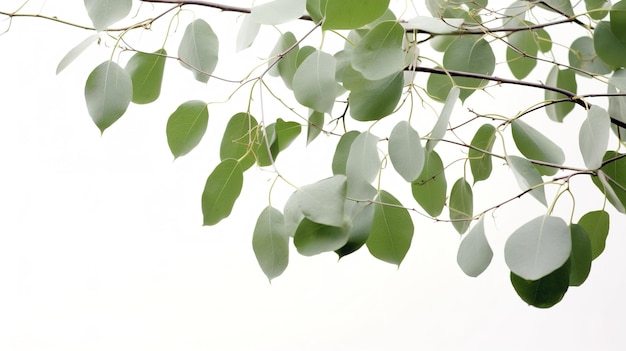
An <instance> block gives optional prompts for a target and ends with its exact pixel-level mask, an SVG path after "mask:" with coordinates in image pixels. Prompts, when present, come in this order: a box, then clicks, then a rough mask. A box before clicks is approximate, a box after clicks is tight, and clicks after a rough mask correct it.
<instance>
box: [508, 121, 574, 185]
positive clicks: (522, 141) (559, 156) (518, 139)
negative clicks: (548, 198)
mask: <svg viewBox="0 0 626 351" xmlns="http://www.w3.org/2000/svg"><path fill="white" fill-rule="evenodd" d="M511 126H512V128H511V131H512V134H513V140H514V141H515V145H516V146H517V149H518V150H519V151H520V152H521V153H522V154H523V155H524V156H526V158H528V159H530V160H536V161H543V162H547V163H551V164H554V165H555V167H548V166H535V167H537V170H538V171H539V173H541V174H543V175H554V174H556V172H557V171H558V167H556V166H559V165H562V164H563V162H565V154H564V153H563V150H561V148H560V147H559V146H558V145H557V144H555V143H554V142H553V141H552V140H550V139H548V138H547V137H545V136H544V135H543V134H541V133H539V131H537V130H536V129H534V128H533V127H531V126H530V125H528V124H527V123H526V122H523V121H521V120H520V119H516V120H514V121H513V123H512V124H511Z"/></svg>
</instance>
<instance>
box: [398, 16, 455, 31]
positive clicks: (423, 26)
mask: <svg viewBox="0 0 626 351" xmlns="http://www.w3.org/2000/svg"><path fill="white" fill-rule="evenodd" d="M464 22H465V20H464V19H463V18H434V17H428V16H417V17H413V18H411V19H410V20H408V21H407V22H403V23H402V26H403V27H404V29H405V30H421V31H424V32H428V33H431V34H450V33H454V32H457V31H459V29H460V28H461V26H462V25H463V23H464Z"/></svg>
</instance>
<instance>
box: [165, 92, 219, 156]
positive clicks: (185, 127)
mask: <svg viewBox="0 0 626 351" xmlns="http://www.w3.org/2000/svg"><path fill="white" fill-rule="evenodd" d="M208 123H209V110H208V109H207V104H206V103H205V102H203V101H199V100H192V101H187V102H185V103H183V104H182V105H180V106H179V107H178V108H177V109H176V111H174V113H172V114H171V115H170V118H169V119H168V120H167V127H166V134H167V143H168V145H169V147H170V151H172V154H173V155H174V157H175V158H178V157H180V156H183V155H186V154H187V153H189V151H191V150H193V148H195V147H196V146H197V145H198V144H199V143H200V140H202V137H203V136H204V133H205V132H206V128H207V124H208Z"/></svg>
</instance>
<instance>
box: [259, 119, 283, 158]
mask: <svg viewBox="0 0 626 351" xmlns="http://www.w3.org/2000/svg"><path fill="white" fill-rule="evenodd" d="M257 138H258V144H257V145H255V151H256V153H255V155H256V162H257V164H258V165H259V166H261V167H265V166H270V165H272V164H273V163H274V161H276V156H278V147H277V146H276V123H272V124H270V125H268V126H267V127H265V128H263V129H261V130H259V131H258V135H257Z"/></svg>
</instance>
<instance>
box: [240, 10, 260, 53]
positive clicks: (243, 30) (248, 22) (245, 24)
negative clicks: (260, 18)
mask: <svg viewBox="0 0 626 351" xmlns="http://www.w3.org/2000/svg"><path fill="white" fill-rule="evenodd" d="M259 29H261V25H260V24H259V23H257V22H255V21H254V20H253V19H252V16H250V15H244V16H243V20H242V21H241V27H239V32H237V42H236V45H235V47H236V49H235V50H236V51H237V52H240V51H242V50H245V49H247V48H249V47H250V46H251V45H252V43H253V42H254V39H256V36H257V35H258V34H259Z"/></svg>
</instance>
